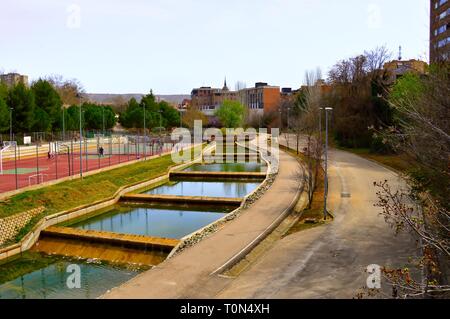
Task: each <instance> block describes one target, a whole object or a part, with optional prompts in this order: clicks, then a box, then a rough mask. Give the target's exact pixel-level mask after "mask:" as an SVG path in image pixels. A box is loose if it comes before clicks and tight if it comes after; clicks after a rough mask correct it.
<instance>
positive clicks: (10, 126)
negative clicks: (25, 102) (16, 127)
mask: <svg viewBox="0 0 450 319" xmlns="http://www.w3.org/2000/svg"><path fill="white" fill-rule="evenodd" d="M12 113H13V108H12V107H11V108H9V141H10V142H12V140H13V137H12V135H13V134H12Z"/></svg>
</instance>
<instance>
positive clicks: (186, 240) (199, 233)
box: [166, 143, 278, 260]
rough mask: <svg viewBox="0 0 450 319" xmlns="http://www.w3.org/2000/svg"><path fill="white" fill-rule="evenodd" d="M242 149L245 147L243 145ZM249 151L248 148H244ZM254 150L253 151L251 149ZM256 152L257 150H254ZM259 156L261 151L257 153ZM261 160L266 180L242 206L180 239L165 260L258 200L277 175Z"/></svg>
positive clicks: (188, 246) (210, 232) (203, 237)
mask: <svg viewBox="0 0 450 319" xmlns="http://www.w3.org/2000/svg"><path fill="white" fill-rule="evenodd" d="M237 144H238V145H240V146H242V144H239V143H237ZM244 147H246V146H245V145H244ZM246 148H248V149H250V148H249V147H246ZM253 150H255V149H253ZM255 151H257V150H255ZM258 152H259V153H260V155H262V154H261V151H258ZM261 158H262V160H264V161H265V162H266V163H267V166H268V167H267V177H266V179H265V180H264V181H263V182H262V183H261V184H260V185H259V187H258V188H257V189H255V190H254V191H253V192H251V193H250V194H248V195H247V196H246V197H244V200H243V201H242V204H241V206H240V207H239V208H237V209H235V210H234V211H232V212H230V213H229V214H227V215H226V216H224V217H223V218H221V219H219V220H217V221H215V222H213V223H211V224H209V225H207V226H205V227H203V228H202V229H200V230H198V231H196V232H194V233H192V234H190V235H187V236H186V237H184V238H182V239H181V241H180V243H179V244H178V245H177V246H176V247H175V248H174V249H173V250H172V252H171V253H170V254H169V256H168V257H167V259H166V260H168V259H170V258H172V257H174V256H176V255H178V254H180V253H181V252H183V251H184V250H186V249H188V248H190V247H192V246H194V245H196V244H198V243H199V242H201V241H202V240H204V239H205V238H207V237H209V236H210V235H212V234H214V233H215V232H217V231H218V230H219V229H220V228H221V227H222V226H224V225H225V224H226V223H228V222H230V221H232V220H234V219H236V218H237V217H239V216H240V215H241V214H242V213H243V212H244V211H245V210H246V209H247V208H249V207H250V206H251V205H252V204H253V203H254V202H256V201H257V200H258V199H260V198H261V197H262V196H263V195H264V193H265V192H266V191H267V190H268V189H269V188H270V187H271V186H272V184H273V182H274V181H275V178H276V176H277V175H278V172H276V173H271V172H272V166H271V164H270V162H269V161H268V160H267V159H266V158H264V157H263V156H261Z"/></svg>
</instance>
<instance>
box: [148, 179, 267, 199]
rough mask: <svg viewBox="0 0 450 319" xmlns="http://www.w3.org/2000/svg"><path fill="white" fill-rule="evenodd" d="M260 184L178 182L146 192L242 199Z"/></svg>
mask: <svg viewBox="0 0 450 319" xmlns="http://www.w3.org/2000/svg"><path fill="white" fill-rule="evenodd" d="M259 185H260V183H257V182H255V183H246V182H188V181H185V182H177V183H167V184H165V185H162V186H159V187H157V188H154V189H152V190H149V191H147V192H145V194H151V195H177V196H208V197H226V198H241V197H245V196H247V195H248V194H250V193H251V192H253V191H254V190H255V189H256V188H258V186H259Z"/></svg>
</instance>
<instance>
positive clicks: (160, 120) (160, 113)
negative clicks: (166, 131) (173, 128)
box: [158, 110, 163, 135]
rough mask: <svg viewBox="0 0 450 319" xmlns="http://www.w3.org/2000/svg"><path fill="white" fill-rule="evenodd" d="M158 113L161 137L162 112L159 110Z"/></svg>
mask: <svg viewBox="0 0 450 319" xmlns="http://www.w3.org/2000/svg"><path fill="white" fill-rule="evenodd" d="M158 113H159V135H161V129H162V113H163V110H159V111H158Z"/></svg>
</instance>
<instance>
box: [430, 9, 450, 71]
mask: <svg viewBox="0 0 450 319" xmlns="http://www.w3.org/2000/svg"><path fill="white" fill-rule="evenodd" d="M430 10H431V14H430V62H431V63H434V62H438V61H442V60H445V61H448V60H449V59H450V0H431V2H430Z"/></svg>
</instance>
